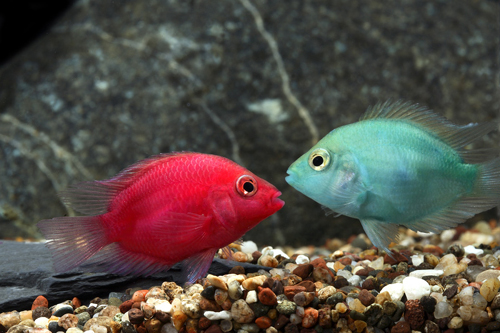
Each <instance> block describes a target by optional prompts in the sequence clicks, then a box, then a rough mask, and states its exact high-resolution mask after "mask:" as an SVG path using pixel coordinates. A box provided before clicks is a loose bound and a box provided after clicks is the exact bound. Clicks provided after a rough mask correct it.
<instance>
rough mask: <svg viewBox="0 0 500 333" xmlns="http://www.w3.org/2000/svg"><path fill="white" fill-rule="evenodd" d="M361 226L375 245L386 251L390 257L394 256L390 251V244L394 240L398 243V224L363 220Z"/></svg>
mask: <svg viewBox="0 0 500 333" xmlns="http://www.w3.org/2000/svg"><path fill="white" fill-rule="evenodd" d="M361 225H362V226H363V229H364V230H365V232H366V235H367V236H368V238H369V239H370V240H371V242H372V243H373V245H374V246H375V247H377V248H379V249H382V250H384V251H385V252H386V253H387V254H388V255H390V256H392V252H391V251H390V250H389V244H390V243H391V242H392V241H393V240H394V241H396V242H397V241H398V238H399V227H398V225H397V224H393V223H386V222H381V221H377V220H373V219H363V220H361Z"/></svg>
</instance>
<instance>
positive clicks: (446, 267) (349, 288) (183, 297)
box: [0, 220, 500, 333]
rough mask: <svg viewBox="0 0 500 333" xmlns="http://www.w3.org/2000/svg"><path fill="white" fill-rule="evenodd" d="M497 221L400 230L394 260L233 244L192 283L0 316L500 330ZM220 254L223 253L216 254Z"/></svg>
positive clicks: (53, 324)
mask: <svg viewBox="0 0 500 333" xmlns="http://www.w3.org/2000/svg"><path fill="white" fill-rule="evenodd" d="M499 244H500V228H499V227H498V221H495V220H493V221H490V222H488V223H487V222H479V223H478V224H476V225H475V226H474V228H472V229H470V230H469V229H466V228H464V227H458V228H456V229H454V230H448V231H445V232H443V233H442V234H441V235H431V234H420V233H419V234H417V233H414V232H411V231H405V232H404V234H403V235H402V237H401V240H400V242H399V244H398V245H396V244H393V245H394V246H393V247H392V252H393V255H392V258H391V257H390V256H388V255H387V254H385V253H379V252H378V251H377V249H375V248H369V247H370V246H371V244H370V243H369V240H368V239H367V238H366V237H365V236H364V235H360V236H358V237H354V238H353V239H350V240H348V242H343V241H341V240H338V239H334V240H331V241H329V242H327V244H326V245H325V246H324V247H321V248H316V247H304V248H300V249H290V248H283V249H273V248H271V247H266V248H263V249H261V250H260V251H258V250H257V248H256V246H255V244H253V243H252V242H245V243H243V244H242V245H232V250H233V253H232V259H233V260H237V261H240V262H253V263H258V264H260V265H263V266H267V267H271V269H270V270H269V271H266V270H260V271H259V272H256V273H248V274H247V273H246V272H245V270H244V268H243V267H241V266H236V267H234V268H233V269H232V270H231V271H230V272H229V273H228V274H226V275H223V276H214V275H208V276H207V277H206V278H203V279H200V280H198V281H197V282H198V283H196V284H190V285H185V286H179V285H177V284H175V283H174V282H164V283H163V284H162V285H161V286H156V287H152V288H149V290H140V289H139V290H127V291H126V292H118V291H115V290H110V293H109V295H108V297H107V298H106V299H101V298H98V297H96V298H95V299H93V300H92V301H91V302H90V303H88V304H81V301H80V300H79V299H78V298H77V297H78V295H68V298H71V297H73V296H76V297H74V298H72V299H71V300H68V301H66V302H64V303H60V304H50V303H49V301H47V299H49V300H50V295H48V296H47V297H44V296H39V297H38V298H36V299H34V300H33V306H32V308H31V309H19V311H12V312H6V313H1V314H0V333H1V332H9V333H20V332H23V333H24V332H39V333H49V332H52V333H56V332H68V333H80V332H89V333H92V332H94V333H118V332H120V331H121V332H123V333H136V332H137V333H146V332H148V333H160V332H161V333H174V332H177V331H179V332H180V331H182V332H188V333H195V332H206V333H221V332H233V331H234V332H240V333H246V332H249V333H253V332H255V333H256V332H263V331H265V332H267V333H275V332H287V333H292V332H302V333H305V332H314V331H316V332H324V333H327V332H342V333H348V332H358V333H364V332H366V333H369V332H380V333H381V332H394V333H401V332H411V331H421V332H440V331H442V332H444V331H446V332H448V333H452V332H457V333H461V332H489V331H492V332H494V331H500V293H499V292H498V290H499V288H500V280H499V277H500V268H499V266H500V264H499V258H500V246H499ZM220 255H221V257H225V256H227V253H224V252H222V251H221V252H220Z"/></svg>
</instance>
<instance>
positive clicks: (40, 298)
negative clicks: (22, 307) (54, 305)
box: [31, 295, 49, 310]
mask: <svg viewBox="0 0 500 333" xmlns="http://www.w3.org/2000/svg"><path fill="white" fill-rule="evenodd" d="M39 306H43V307H46V308H48V307H49V301H48V300H47V299H46V298H45V297H44V296H42V295H40V296H38V297H37V298H35V300H34V301H33V305H31V310H35V309H36V308H37V307H39Z"/></svg>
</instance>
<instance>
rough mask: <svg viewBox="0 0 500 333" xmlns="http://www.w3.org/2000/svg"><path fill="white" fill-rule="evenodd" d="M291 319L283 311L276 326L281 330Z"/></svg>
mask: <svg viewBox="0 0 500 333" xmlns="http://www.w3.org/2000/svg"><path fill="white" fill-rule="evenodd" d="M289 321H290V319H288V317H287V316H285V315H284V314H282V313H281V314H280V315H279V316H278V319H276V322H275V323H274V328H276V329H277V330H280V329H282V328H283V327H285V326H286V324H288V322H289Z"/></svg>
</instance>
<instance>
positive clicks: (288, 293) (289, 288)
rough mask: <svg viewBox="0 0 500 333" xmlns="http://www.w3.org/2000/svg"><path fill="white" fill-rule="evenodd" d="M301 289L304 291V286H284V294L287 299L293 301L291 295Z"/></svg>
mask: <svg viewBox="0 0 500 333" xmlns="http://www.w3.org/2000/svg"><path fill="white" fill-rule="evenodd" d="M302 291H306V288H305V287H303V286H298V285H295V286H286V287H284V294H285V296H286V298H288V300H289V301H293V296H295V295H297V294H298V293H300V292H302Z"/></svg>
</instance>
